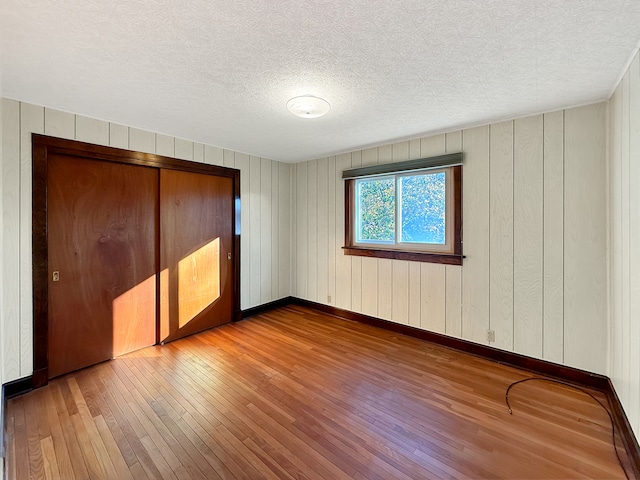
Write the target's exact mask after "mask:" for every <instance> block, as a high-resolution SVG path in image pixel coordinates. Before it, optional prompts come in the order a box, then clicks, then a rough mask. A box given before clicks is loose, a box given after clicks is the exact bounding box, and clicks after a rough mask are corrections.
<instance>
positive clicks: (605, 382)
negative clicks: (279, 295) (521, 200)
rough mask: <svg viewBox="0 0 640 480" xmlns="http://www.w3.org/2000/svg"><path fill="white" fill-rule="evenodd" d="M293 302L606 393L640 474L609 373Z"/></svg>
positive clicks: (639, 450) (638, 454)
mask: <svg viewBox="0 0 640 480" xmlns="http://www.w3.org/2000/svg"><path fill="white" fill-rule="evenodd" d="M291 303H292V304H294V305H300V306H304V307H308V308H312V309H314V310H318V311H321V312H324V313H328V314H329V315H334V316H336V317H341V318H345V319H347V320H354V321H356V322H360V323H366V324H368V325H373V326H375V327H379V328H384V329H385V330H390V331H392V332H395V333H400V334H403V335H407V336H410V337H414V338H419V339H421V340H425V341H427V342H432V343H435V344H437V345H441V346H444V347H448V348H451V349H454V350H459V351H461V352H465V353H470V354H472V355H476V356H478V357H482V358H485V359H487V360H491V361H494V362H498V363H502V364H505V365H510V366H512V367H516V368H520V369H522V370H527V371H529V372H531V373H535V374H537V375H544V376H546V377H551V378H556V379H558V380H562V381H565V382H568V383H571V384H574V385H576V386H580V387H587V388H592V389H594V390H599V391H601V392H602V393H604V394H605V395H606V397H607V399H608V401H609V408H610V411H611V414H612V417H613V421H614V423H615V428H616V431H617V432H618V433H619V435H620V438H621V439H622V443H623V446H624V449H625V451H626V453H627V459H628V462H627V463H626V465H625V467H626V468H630V469H631V471H632V473H633V475H632V476H630V477H629V478H640V446H639V445H638V440H637V439H636V437H635V435H634V433H633V429H632V428H631V424H630V423H629V420H628V418H627V416H626V414H625V412H624V409H623V408H622V404H621V403H620V399H619V398H618V395H617V394H616V391H615V388H614V387H613V384H612V383H611V380H610V379H609V377H607V376H605V375H600V374H597V373H591V372H587V371H585V370H580V369H577V368H572V367H567V366H564V365H558V364H556V363H551V362H548V361H546V360H539V359H537V358H532V357H527V356H526V355H521V354H519V353H513V352H507V351H504V350H499V349H497V348H493V347H489V346H487V345H480V344H477V343H473V342H470V341H468V340H462V339H459V338H454V337H449V336H448V335H442V334H440V333H434V332H429V331H426V330H421V329H419V328H415V327H410V326H408V325H401V324H398V323H395V322H390V321H387V320H382V319H380V318H376V317H371V316H369V315H364V314H361V313H356V312H351V311H349V310H344V309H342V308H338V307H333V306H331V305H324V304H322V303H317V302H312V301H309V300H303V299H301V298H297V297H291Z"/></svg>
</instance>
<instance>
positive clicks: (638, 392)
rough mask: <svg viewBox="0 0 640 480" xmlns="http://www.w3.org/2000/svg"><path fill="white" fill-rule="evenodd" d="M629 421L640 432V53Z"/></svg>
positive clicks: (634, 113)
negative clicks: (639, 183)
mask: <svg viewBox="0 0 640 480" xmlns="http://www.w3.org/2000/svg"><path fill="white" fill-rule="evenodd" d="M629 162H630V163H629V180H630V182H631V185H630V187H629V205H630V210H629V222H630V225H629V245H630V248H629V286H630V287H629V299H630V305H629V320H630V323H631V325H630V328H629V339H630V342H631V345H632V346H633V347H632V348H631V349H630V356H629V365H630V368H629V372H630V374H631V378H630V379H629V385H630V398H629V405H631V406H635V408H631V409H630V411H629V414H628V416H629V421H630V422H631V424H632V426H633V427H634V429H635V432H636V436H637V435H638V432H640V188H639V187H640V186H639V185H638V183H636V182H640V55H636V58H635V59H634V61H633V62H632V63H631V66H630V67H629Z"/></svg>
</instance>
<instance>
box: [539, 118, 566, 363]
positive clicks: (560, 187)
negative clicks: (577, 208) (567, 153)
mask: <svg viewBox="0 0 640 480" xmlns="http://www.w3.org/2000/svg"><path fill="white" fill-rule="evenodd" d="M563 122H564V112H562V111H560V112H554V113H547V114H545V115H544V200H543V204H544V212H543V216H544V227H543V231H544V245H543V253H544V264H543V271H544V283H543V287H544V292H543V293H544V296H543V305H544V310H543V323H544V328H543V331H542V338H543V341H544V343H543V346H542V347H543V348H542V353H543V357H544V358H545V360H550V361H552V362H556V363H562V362H563V360H564V358H563V343H564V340H563V335H564V295H563V294H564V291H563V283H564V268H563V261H562V259H563V257H564V250H563V248H564V241H563V236H564V156H563V145H564V131H563Z"/></svg>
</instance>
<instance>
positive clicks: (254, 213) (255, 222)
mask: <svg viewBox="0 0 640 480" xmlns="http://www.w3.org/2000/svg"><path fill="white" fill-rule="evenodd" d="M226 152H227V150H225V154H226ZM232 153H233V152H232ZM243 155H245V154H243V153H236V154H235V156H234V164H235V158H240V157H242V156H243ZM225 165H226V155H225ZM249 181H250V184H249V218H250V222H251V237H250V238H249V262H250V263H251V267H250V268H251V288H250V298H251V306H252V307H255V306H256V305H260V297H261V293H260V289H261V288H260V287H261V284H262V271H261V265H260V243H261V239H262V222H261V220H260V203H261V198H260V187H261V184H262V182H261V179H260V158H259V157H254V156H250V157H249Z"/></svg>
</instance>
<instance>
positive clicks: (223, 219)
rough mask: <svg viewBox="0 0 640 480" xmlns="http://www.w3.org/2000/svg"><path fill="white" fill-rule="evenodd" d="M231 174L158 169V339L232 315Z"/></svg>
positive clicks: (171, 337) (227, 319)
mask: <svg viewBox="0 0 640 480" xmlns="http://www.w3.org/2000/svg"><path fill="white" fill-rule="evenodd" d="M233 214H234V190H233V179H232V178H230V177H221V176H216V175H205V174H199V173H192V172H182V171H176V170H164V169H163V170H161V171H160V340H161V341H163V342H166V341H171V340H175V339H178V338H181V337H184V336H186V335H190V334H192V333H196V332H199V331H201V330H205V329H208V328H211V327H215V326H218V325H221V324H223V323H227V322H230V321H231V320H232V319H233V313H234V311H233V310H234V306H233V298H234V278H233V275H234V274H233V271H234V268H233V263H234V262H233V258H232V255H233V253H234V252H233V239H234V231H233V218H234V216H233Z"/></svg>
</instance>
